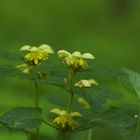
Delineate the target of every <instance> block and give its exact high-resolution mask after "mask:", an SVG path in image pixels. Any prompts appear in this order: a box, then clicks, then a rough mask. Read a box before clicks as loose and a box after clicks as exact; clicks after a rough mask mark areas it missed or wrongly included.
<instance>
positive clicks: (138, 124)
mask: <svg viewBox="0 0 140 140" xmlns="http://www.w3.org/2000/svg"><path fill="white" fill-rule="evenodd" d="M139 127H140V117H139V118H138V122H137V126H136V131H135V135H134V140H137V137H138V132H139Z"/></svg>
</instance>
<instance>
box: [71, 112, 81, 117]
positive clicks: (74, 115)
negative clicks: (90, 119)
mask: <svg viewBox="0 0 140 140" xmlns="http://www.w3.org/2000/svg"><path fill="white" fill-rule="evenodd" d="M70 116H71V117H80V116H82V115H81V114H80V113H79V112H71V113H70Z"/></svg>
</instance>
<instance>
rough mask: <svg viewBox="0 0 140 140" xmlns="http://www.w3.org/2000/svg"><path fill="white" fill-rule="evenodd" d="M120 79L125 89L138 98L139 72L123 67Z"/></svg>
mask: <svg viewBox="0 0 140 140" xmlns="http://www.w3.org/2000/svg"><path fill="white" fill-rule="evenodd" d="M120 81H121V83H122V84H123V85H124V87H125V88H126V89H128V90H129V91H132V92H134V93H136V94H137V96H138V97H139V98H140V74H139V73H137V72H133V71H132V70H129V69H126V68H123V69H122V70H121V74H120Z"/></svg>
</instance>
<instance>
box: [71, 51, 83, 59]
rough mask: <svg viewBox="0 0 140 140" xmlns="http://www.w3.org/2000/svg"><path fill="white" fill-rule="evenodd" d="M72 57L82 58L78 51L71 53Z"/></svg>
mask: <svg viewBox="0 0 140 140" xmlns="http://www.w3.org/2000/svg"><path fill="white" fill-rule="evenodd" d="M72 56H74V57H79V58H81V57H82V55H81V53H80V52H79V51H76V52H73V53H72Z"/></svg>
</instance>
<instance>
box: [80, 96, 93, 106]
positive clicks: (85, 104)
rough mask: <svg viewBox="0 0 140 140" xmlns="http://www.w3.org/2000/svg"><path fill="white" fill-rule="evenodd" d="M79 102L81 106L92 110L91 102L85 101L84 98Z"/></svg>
mask: <svg viewBox="0 0 140 140" xmlns="http://www.w3.org/2000/svg"><path fill="white" fill-rule="evenodd" d="M78 102H79V103H80V104H82V105H83V106H84V108H86V109H90V108H91V106H90V104H89V102H88V101H86V100H85V99H84V98H82V97H80V98H78Z"/></svg>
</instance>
